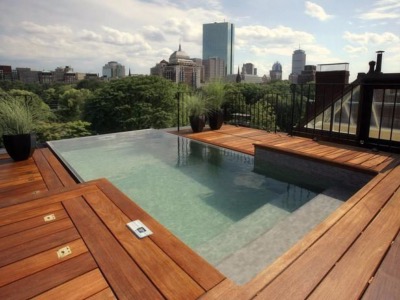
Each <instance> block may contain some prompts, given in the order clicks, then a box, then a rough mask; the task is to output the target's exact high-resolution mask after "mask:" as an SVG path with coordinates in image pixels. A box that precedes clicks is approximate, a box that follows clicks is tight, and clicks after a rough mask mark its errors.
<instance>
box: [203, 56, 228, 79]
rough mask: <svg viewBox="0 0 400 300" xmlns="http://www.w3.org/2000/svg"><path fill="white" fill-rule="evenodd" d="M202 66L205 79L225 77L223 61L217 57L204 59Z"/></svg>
mask: <svg viewBox="0 0 400 300" xmlns="http://www.w3.org/2000/svg"><path fill="white" fill-rule="evenodd" d="M203 67H204V80H205V81H213V80H216V79H218V78H223V77H225V62H224V60H223V59H221V58H219V57H209V58H208V59H204V60H203Z"/></svg>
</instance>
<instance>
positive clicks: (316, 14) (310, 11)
mask: <svg viewBox="0 0 400 300" xmlns="http://www.w3.org/2000/svg"><path fill="white" fill-rule="evenodd" d="M305 13H306V14H307V15H309V16H311V17H313V18H316V19H318V20H320V21H326V20H329V19H331V18H332V17H333V16H332V15H328V14H327V13H326V12H325V10H324V9H323V8H322V7H321V6H319V5H318V4H315V3H313V2H310V1H306V10H305Z"/></svg>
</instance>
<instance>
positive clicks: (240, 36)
mask: <svg viewBox="0 0 400 300" xmlns="http://www.w3.org/2000/svg"><path fill="white" fill-rule="evenodd" d="M299 41H301V42H302V43H311V42H313V41H314V36H313V35H312V34H310V33H308V32H304V31H297V30H293V29H292V28H290V27H285V26H278V27H275V28H268V27H265V26H243V27H240V28H237V29H236V42H237V44H239V45H248V44H249V43H250V42H251V44H252V45H254V44H256V45H257V44H263V45H265V46H269V45H273V46H277V45H288V44H297V43H298V42H299Z"/></svg>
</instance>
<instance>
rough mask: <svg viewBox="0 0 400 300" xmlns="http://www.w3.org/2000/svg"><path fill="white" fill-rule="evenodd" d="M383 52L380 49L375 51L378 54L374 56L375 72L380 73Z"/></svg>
mask: <svg viewBox="0 0 400 300" xmlns="http://www.w3.org/2000/svg"><path fill="white" fill-rule="evenodd" d="M383 52H385V51H382V50H380V51H376V53H377V54H378V55H377V57H376V69H375V72H376V73H382V71H381V69H382V54H383Z"/></svg>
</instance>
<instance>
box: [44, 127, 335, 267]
mask: <svg viewBox="0 0 400 300" xmlns="http://www.w3.org/2000/svg"><path fill="white" fill-rule="evenodd" d="M49 145H50V146H51V147H52V149H53V150H54V151H55V152H56V154H57V155H59V157H60V158H61V159H63V160H64V162H66V164H67V165H68V166H69V167H70V168H71V170H72V171H73V172H74V173H75V174H76V175H77V176H78V177H79V178H81V180H82V181H88V180H92V179H97V178H101V177H106V178H107V179H109V180H110V181H111V182H112V183H113V184H114V185H116V186H117V187H118V188H119V189H121V190H122V191H123V192H124V193H125V194H127V195H128V196H129V197H130V198H131V199H133V201H135V202H136V203H138V204H139V205H140V206H141V207H142V208H143V209H145V210H146V211H147V212H148V213H149V214H150V215H151V216H152V217H154V218H155V219H157V220H158V221H159V222H160V223H162V224H163V225H164V226H166V227H167V228H168V229H169V230H170V231H172V232H173V233H174V234H175V235H177V236H178V237H179V238H180V239H181V240H182V241H184V242H185V243H186V244H188V245H189V246H190V247H191V248H192V249H194V250H195V251H197V252H198V253H199V254H200V255H202V256H203V257H204V258H206V259H207V260H208V261H210V262H211V263H213V264H214V265H218V264H219V263H221V262H223V261H225V260H226V259H227V258H228V257H229V256H231V255H232V254H234V253H235V252H237V251H239V250H240V249H242V248H243V247H244V246H246V245H249V244H250V243H252V242H253V241H254V240H256V239H258V238H259V237H260V236H262V235H264V234H265V233H266V232H268V231H270V230H271V229H272V228H274V226H275V225H276V224H278V223H282V222H284V221H285V219H288V218H289V217H290V216H291V215H292V214H293V212H296V211H298V210H299V208H301V207H302V206H304V204H306V203H307V202H309V201H310V200H311V199H315V197H316V196H317V195H318V194H319V193H320V192H322V191H323V190H325V189H326V188H327V187H326V186H323V185H321V184H318V185H313V183H312V182H311V183H310V182H309V183H308V184H307V187H305V186H304V184H300V182H302V181H303V179H304V178H298V179H299V180H297V179H296V176H295V175H294V174H293V172H290V170H287V169H282V170H280V171H279V172H280V174H279V175H280V176H279V178H280V179H279V180H278V179H275V178H272V177H269V176H266V175H264V174H259V173H255V172H254V171H253V168H254V166H253V157H252V156H249V155H245V154H241V153H237V152H234V151H230V150H226V149H223V148H218V147H214V146H210V145H206V144H203V143H199V142H196V141H193V140H189V139H186V138H184V137H179V136H176V135H173V134H169V133H166V132H164V131H159V130H152V129H148V130H140V131H131V132H123V133H116V134H107V135H100V136H92V137H85V138H78V139H69V140H61V141H52V142H49ZM285 173H287V174H285ZM289 173H290V174H289ZM285 175H290V176H286V177H287V178H290V180H288V181H287V182H285V181H282V178H285ZM300 179H302V181H301V180H300ZM336 207H337V206H334V208H336ZM321 217H322V218H323V217H324V216H321ZM150 229H151V228H150Z"/></svg>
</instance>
